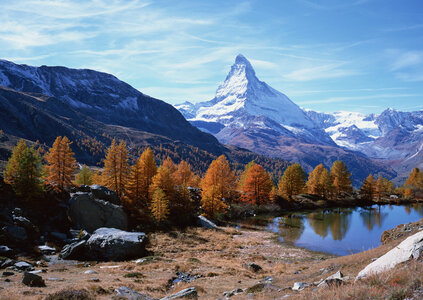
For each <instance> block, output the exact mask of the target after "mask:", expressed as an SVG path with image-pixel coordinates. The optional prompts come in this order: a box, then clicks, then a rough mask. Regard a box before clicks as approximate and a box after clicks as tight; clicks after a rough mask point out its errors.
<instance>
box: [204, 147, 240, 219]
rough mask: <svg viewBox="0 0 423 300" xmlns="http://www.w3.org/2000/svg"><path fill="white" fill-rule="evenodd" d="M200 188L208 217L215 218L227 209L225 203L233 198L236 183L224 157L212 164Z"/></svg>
mask: <svg viewBox="0 0 423 300" xmlns="http://www.w3.org/2000/svg"><path fill="white" fill-rule="evenodd" d="M200 186H201V188H202V192H201V203H202V209H203V211H204V213H205V214H206V215H207V216H208V217H214V215H215V213H217V212H222V211H224V210H225V209H226V207H227V205H226V204H225V201H228V200H230V199H231V198H232V195H233V193H234V190H235V186H236V182H235V175H234V173H233V171H232V170H231V168H230V166H229V163H228V161H227V159H226V157H225V156H224V155H221V156H219V157H218V158H217V159H215V160H214V161H212V162H211V164H210V166H209V168H208V169H207V172H206V174H205V176H204V178H203V179H202V180H201V183H200Z"/></svg>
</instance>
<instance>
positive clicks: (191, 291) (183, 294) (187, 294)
mask: <svg viewBox="0 0 423 300" xmlns="http://www.w3.org/2000/svg"><path fill="white" fill-rule="evenodd" d="M170 299H198V293H197V289H196V288H195V287H190V288H186V289H184V290H182V291H179V292H177V293H175V294H172V295H169V296H166V297H164V298H161V299H160V300H170Z"/></svg>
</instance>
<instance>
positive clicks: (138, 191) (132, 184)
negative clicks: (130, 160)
mask: <svg viewBox="0 0 423 300" xmlns="http://www.w3.org/2000/svg"><path fill="white" fill-rule="evenodd" d="M156 172H157V166H156V162H155V160H154V154H153V151H152V150H151V149H150V148H147V149H146V150H145V151H144V152H143V153H142V154H141V156H140V158H139V159H138V160H137V162H136V163H135V165H133V166H132V168H131V173H130V176H129V179H128V182H127V185H126V199H127V201H128V202H129V203H130V204H131V205H135V206H137V207H138V206H144V207H145V206H146V205H147V204H148V199H149V187H150V185H151V182H152V180H153V177H154V175H156Z"/></svg>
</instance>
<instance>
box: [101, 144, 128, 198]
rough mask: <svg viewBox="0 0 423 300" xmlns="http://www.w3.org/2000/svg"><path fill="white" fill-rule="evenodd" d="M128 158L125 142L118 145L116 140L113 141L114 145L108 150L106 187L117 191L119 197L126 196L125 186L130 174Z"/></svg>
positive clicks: (105, 176) (105, 161) (105, 171)
mask: <svg viewBox="0 0 423 300" xmlns="http://www.w3.org/2000/svg"><path fill="white" fill-rule="evenodd" d="M128 156H129V153H128V149H127V147H126V144H125V142H123V141H121V142H120V143H119V145H118V144H117V143H116V140H115V139H113V141H112V144H111V145H110V147H109V148H108V149H107V154H106V159H105V160H104V172H103V175H104V183H105V185H106V187H108V188H109V189H111V190H113V191H115V192H116V194H117V195H118V196H119V197H121V196H123V194H124V191H125V184H126V183H127V181H128V177H129V173H130V166H129V159H128Z"/></svg>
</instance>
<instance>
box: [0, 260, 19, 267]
mask: <svg viewBox="0 0 423 300" xmlns="http://www.w3.org/2000/svg"><path fill="white" fill-rule="evenodd" d="M14 264H15V261H14V260H13V259H10V258H8V259H6V260H5V261H3V263H2V264H1V265H0V269H4V268H7V267H10V266H13V265H14Z"/></svg>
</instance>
